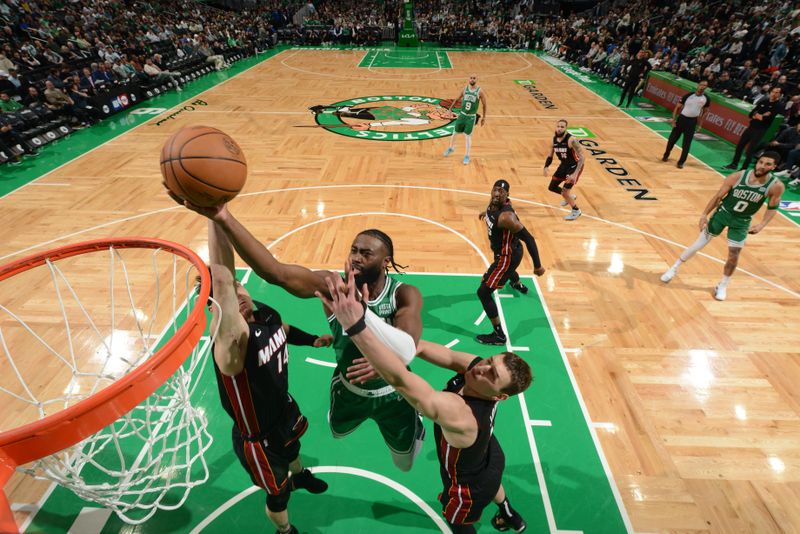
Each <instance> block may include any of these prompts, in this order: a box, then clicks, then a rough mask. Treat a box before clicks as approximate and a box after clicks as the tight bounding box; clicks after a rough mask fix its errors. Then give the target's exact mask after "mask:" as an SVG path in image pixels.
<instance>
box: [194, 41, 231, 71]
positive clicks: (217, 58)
mask: <svg viewBox="0 0 800 534" xmlns="http://www.w3.org/2000/svg"><path fill="white" fill-rule="evenodd" d="M197 53H198V54H200V55H201V56H203V57H204V58H205V60H206V63H213V64H214V68H215V69H216V70H222V69H224V68H225V67H227V65H226V64H225V58H224V57H223V56H222V55H220V54H215V53H214V50H213V49H212V48H211V45H209V44H208V42H207V41H206V40H205V39H203V40H202V41H201V42H200V45H199V46H198V47H197Z"/></svg>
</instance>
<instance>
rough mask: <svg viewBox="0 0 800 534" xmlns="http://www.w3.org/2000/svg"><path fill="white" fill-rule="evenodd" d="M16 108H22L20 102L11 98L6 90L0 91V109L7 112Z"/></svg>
mask: <svg viewBox="0 0 800 534" xmlns="http://www.w3.org/2000/svg"><path fill="white" fill-rule="evenodd" d="M18 109H22V104H20V103H19V102H17V101H16V100H14V99H13V98H11V95H10V94H9V93H8V91H0V111H1V112H3V113H7V112H9V111H17V110H18Z"/></svg>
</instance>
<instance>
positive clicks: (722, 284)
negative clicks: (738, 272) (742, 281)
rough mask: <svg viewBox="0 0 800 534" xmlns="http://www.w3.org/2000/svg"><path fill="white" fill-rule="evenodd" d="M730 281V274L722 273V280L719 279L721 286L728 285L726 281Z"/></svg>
mask: <svg viewBox="0 0 800 534" xmlns="http://www.w3.org/2000/svg"><path fill="white" fill-rule="evenodd" d="M730 281H731V277H730V276H725V275H724V274H723V275H722V280H720V281H719V285H720V286H722V287H728V282H730Z"/></svg>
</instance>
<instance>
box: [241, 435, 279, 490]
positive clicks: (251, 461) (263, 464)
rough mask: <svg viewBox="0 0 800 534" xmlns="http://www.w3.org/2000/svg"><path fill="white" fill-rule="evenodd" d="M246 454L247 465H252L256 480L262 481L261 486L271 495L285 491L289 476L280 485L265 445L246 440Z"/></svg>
mask: <svg viewBox="0 0 800 534" xmlns="http://www.w3.org/2000/svg"><path fill="white" fill-rule="evenodd" d="M248 453H249V454H248ZM244 456H245V458H246V459H247V465H249V466H250V472H251V473H252V474H253V475H254V477H255V479H256V480H259V481H260V483H259V484H258V486H259V487H261V488H263V489H265V490H266V491H267V492H268V493H269V494H270V495H277V494H279V493H280V492H281V491H283V488H284V486H286V480H287V479H288V477H287V479H284V481H283V482H282V483H281V485H280V486H279V485H278V482H277V481H276V480H275V474H274V473H273V472H272V466H270V464H269V458H268V457H267V454H266V453H265V452H264V446H263V445H262V444H261V443H260V442H258V441H245V442H244Z"/></svg>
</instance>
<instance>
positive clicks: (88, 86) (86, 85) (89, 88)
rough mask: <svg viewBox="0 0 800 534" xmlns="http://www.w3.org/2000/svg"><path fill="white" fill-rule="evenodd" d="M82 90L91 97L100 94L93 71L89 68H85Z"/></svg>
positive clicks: (82, 75) (81, 84)
mask: <svg viewBox="0 0 800 534" xmlns="http://www.w3.org/2000/svg"><path fill="white" fill-rule="evenodd" d="M80 88H81V90H83V91H86V92H87V93H89V95H91V96H95V95H96V94H97V92H98V91H97V88H96V84H95V81H94V78H93V77H92V70H91V69H90V68H89V67H83V72H82V74H81V83H80Z"/></svg>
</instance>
